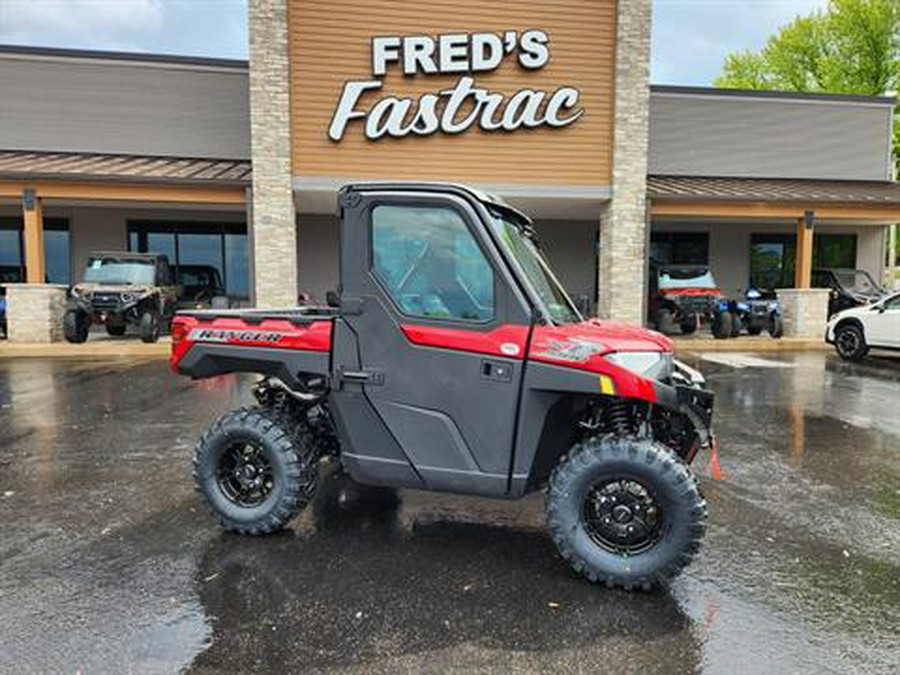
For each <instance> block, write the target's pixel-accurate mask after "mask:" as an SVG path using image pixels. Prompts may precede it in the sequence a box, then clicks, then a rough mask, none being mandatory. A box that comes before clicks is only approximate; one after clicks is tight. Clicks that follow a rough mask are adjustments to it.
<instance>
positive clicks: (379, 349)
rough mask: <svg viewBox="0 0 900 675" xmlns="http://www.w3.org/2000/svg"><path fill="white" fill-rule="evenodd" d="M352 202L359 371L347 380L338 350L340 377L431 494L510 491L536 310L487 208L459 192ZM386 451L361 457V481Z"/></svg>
mask: <svg viewBox="0 0 900 675" xmlns="http://www.w3.org/2000/svg"><path fill="white" fill-rule="evenodd" d="M345 197H346V201H347V202H348V203H347V204H345V205H344V206H343V228H342V242H341V244H342V254H341V266H342V272H341V283H342V289H341V306H342V308H343V310H344V315H343V319H344V321H345V322H346V324H347V325H348V326H349V328H350V329H351V330H352V331H353V333H354V334H355V339H356V344H357V351H358V366H359V369H360V372H356V373H352V372H344V373H343V374H342V373H341V372H340V370H341V368H345V367H353V366H354V365H355V364H354V363H353V362H352V360H353V359H355V358H357V356H356V355H351V357H349V359H350V362H348V363H347V364H342V363H340V360H341V358H342V357H340V355H339V352H336V353H335V360H336V361H337V362H336V363H335V368H336V370H337V371H338V372H337V373H336V375H335V377H336V379H337V380H338V381H339V382H340V381H343V386H345V387H351V388H352V386H353V384H354V382H357V383H359V384H361V388H362V391H363V393H364V395H365V400H366V402H367V404H368V405H369V406H371V410H372V411H373V412H374V414H375V415H376V416H377V418H379V419H380V420H381V421H382V422H383V424H384V426H385V427H386V428H387V430H388V431H389V432H390V435H391V436H392V437H393V438H394V439H396V441H397V445H398V446H399V448H400V449H402V452H403V454H404V455H405V456H406V458H407V459H408V460H409V462H410V464H411V465H412V467H413V468H414V470H415V472H416V474H417V475H418V476H419V477H420V479H421V480H422V482H423V483H424V485H425V486H427V487H431V488H435V489H445V490H454V489H460V490H463V491H466V492H470V491H477V492H482V493H485V494H502V493H504V492H506V491H507V489H508V479H509V472H510V463H511V453H512V450H513V443H514V439H515V429H516V416H517V407H518V401H519V394H520V388H521V382H522V370H523V364H524V360H523V358H524V355H525V354H526V353H527V342H528V339H529V336H530V329H531V320H530V317H531V312H530V310H529V308H528V305H527V302H526V301H525V299H524V297H523V296H522V294H521V291H520V290H519V288H518V287H517V285H516V282H515V280H514V279H513V278H512V276H511V273H510V272H509V270H508V267H507V265H506V263H505V262H504V260H503V258H502V256H501V255H500V254H499V252H498V250H497V248H496V245H495V242H494V241H493V240H492V235H491V234H490V233H489V232H488V231H487V228H486V226H485V220H486V219H487V218H489V217H490V216H489V214H488V212H487V210H486V208H485V207H484V206H483V205H482V204H480V203H479V202H477V201H476V200H474V199H468V198H466V197H465V196H464V195H463V194H461V193H460V194H457V193H452V194H450V193H443V192H441V193H437V192H435V193H431V192H414V191H411V192H408V193H403V192H401V193H398V192H396V191H390V192H383V193H379V192H368V191H365V192H352V193H349V194H348V195H345ZM337 400H338V406H339V407H340V406H341V405H343V403H342V402H341V399H340V396H338V397H337ZM357 403H358V402H357ZM339 412H340V411H339ZM343 418H344V419H343V422H342V424H343V425H344V426H345V427H347V426H349V425H353V424H355V422H354V421H353V420H354V419H358V420H360V423H363V422H364V420H365V415H359V414H354V415H351V416H348V415H343ZM350 431H351V432H352V429H351V430H350ZM367 445H368V444H367ZM377 446H378V444H377V443H372V444H370V447H363V448H354V449H353V452H355V453H357V454H358V455H360V456H358V457H357V458H356V463H357V471H361V472H362V473H366V472H368V471H369V469H367V468H366V466H368V467H370V468H371V469H372V470H375V471H377V470H378V466H379V461H378V460H379V457H378V455H379V454H380V453H381V452H386V451H384V450H381V449H379V448H378V447H377ZM367 453H369V454H368V455H367ZM363 455H366V456H363ZM392 461H393V460H392ZM376 478H377V476H376Z"/></svg>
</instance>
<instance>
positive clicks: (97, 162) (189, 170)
mask: <svg viewBox="0 0 900 675" xmlns="http://www.w3.org/2000/svg"><path fill="white" fill-rule="evenodd" d="M0 179H8V180H76V181H113V182H129V183H169V184H179V185H208V186H226V185H249V184H250V180H251V173H250V161H249V160H233V159H200V158H189V157H149V156H141V155H103V154H96V153H73V152H22V151H15V150H0Z"/></svg>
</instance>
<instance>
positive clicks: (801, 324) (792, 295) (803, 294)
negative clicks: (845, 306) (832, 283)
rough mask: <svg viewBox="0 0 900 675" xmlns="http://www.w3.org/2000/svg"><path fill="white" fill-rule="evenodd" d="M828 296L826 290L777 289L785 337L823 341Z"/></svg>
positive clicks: (826, 319) (828, 292) (826, 321)
mask: <svg viewBox="0 0 900 675" xmlns="http://www.w3.org/2000/svg"><path fill="white" fill-rule="evenodd" d="M829 294H830V290H829V289H827V288H780V289H778V301H779V302H780V303H781V321H782V323H783V325H784V335H785V337H804V338H820V339H824V338H825V326H826V324H827V323H828V296H829Z"/></svg>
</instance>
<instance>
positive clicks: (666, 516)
mask: <svg viewBox="0 0 900 675" xmlns="http://www.w3.org/2000/svg"><path fill="white" fill-rule="evenodd" d="M546 508H547V526H548V528H549V529H550V534H551V536H552V537H553V541H554V542H555V543H556V546H557V548H558V549H559V552H560V554H561V555H562V557H563V558H565V559H566V560H567V561H568V562H569V563H570V564H571V565H572V567H573V568H574V569H575V571H576V572H578V573H579V574H581V575H582V576H584V577H586V578H587V579H589V580H590V581H593V582H603V583H606V584H607V585H608V586H621V587H623V588H625V589H628V590H630V589H633V588H643V589H649V588H650V587H651V586H654V585H657V584H660V583H664V582H665V581H667V580H669V579H671V578H673V577H675V576H676V575H677V574H678V573H679V572H681V570H682V569H683V568H684V567H685V566H686V565H687V564H688V563H690V562H691V560H693V558H694V556H695V555H696V554H697V551H698V550H699V549H700V541H701V540H702V538H703V535H704V533H705V531H706V502H705V500H704V499H703V497H702V495H701V494H700V490H699V488H698V486H697V484H696V482H695V481H694V478H693V476H692V475H691V473H690V471H689V470H688V468H687V466H686V465H685V464H684V462H682V461H681V460H680V459H679V458H678V457H677V456H676V455H675V454H674V453H673V452H672V451H671V450H669V449H668V448H666V447H665V446H663V445H662V444H660V443H657V442H656V441H653V440H649V439H636V438H619V437H615V436H606V437H602V438H592V439H589V440H587V441H585V442H583V443H579V444H578V445H575V446H574V447H573V448H572V449H571V450H570V451H569V453H568V454H567V455H566V456H565V457H564V458H563V459H562V460H561V461H560V463H559V465H558V466H557V467H556V469H555V470H554V471H553V475H552V476H551V477H550V484H549V488H548V493H547V506H546Z"/></svg>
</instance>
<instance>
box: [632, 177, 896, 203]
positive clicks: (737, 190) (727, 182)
mask: <svg viewBox="0 0 900 675" xmlns="http://www.w3.org/2000/svg"><path fill="white" fill-rule="evenodd" d="M647 192H648V194H649V196H650V198H651V199H652V200H659V201H663V200H665V201H669V200H673V201H674V200H687V201H716V202H719V201H735V202H799V203H803V204H816V203H819V204H822V203H826V204H854V205H859V206H894V205H900V183H897V182H891V181H884V182H880V181H842V180H795V179H777V178H706V177H700V176H649V177H648V178H647Z"/></svg>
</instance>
